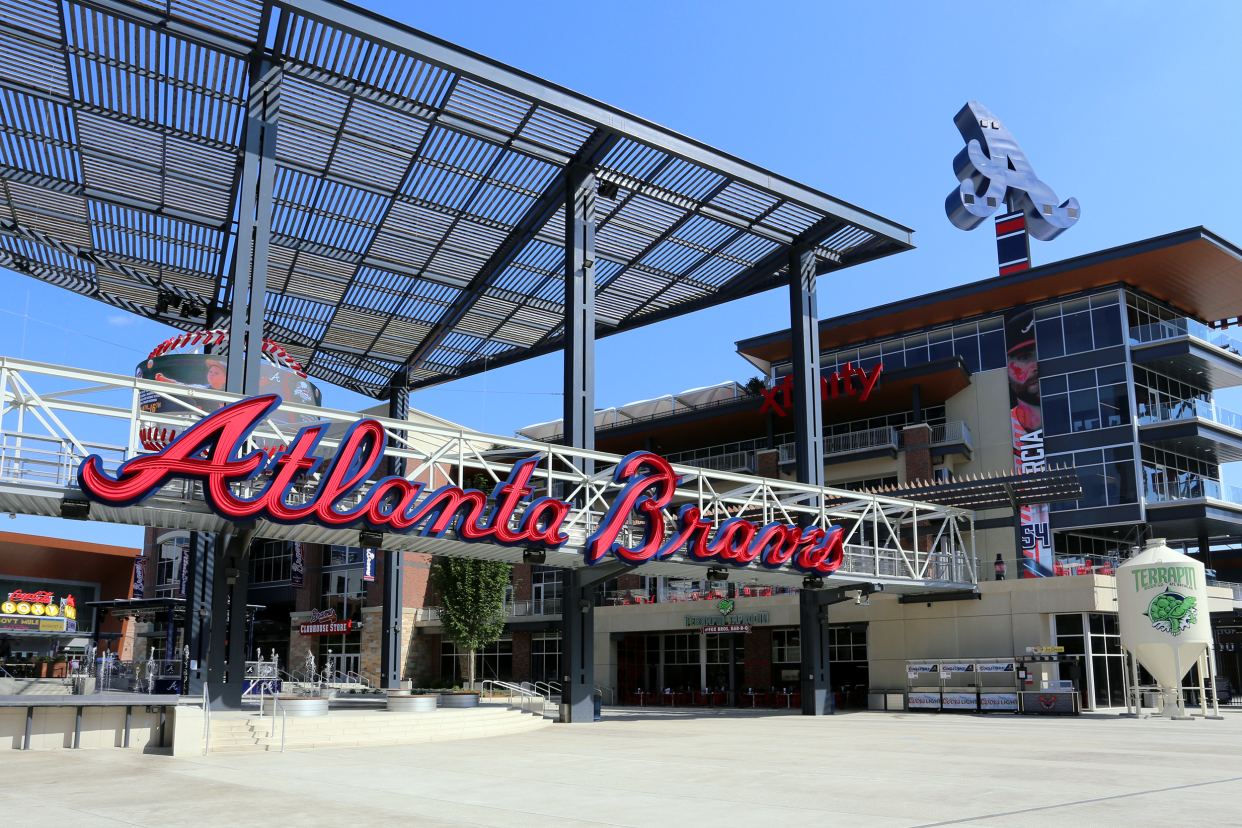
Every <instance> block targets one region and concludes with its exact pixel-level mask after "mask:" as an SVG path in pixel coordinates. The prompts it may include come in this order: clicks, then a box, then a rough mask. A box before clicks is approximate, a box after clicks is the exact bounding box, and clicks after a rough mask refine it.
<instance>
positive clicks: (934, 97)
mask: <svg viewBox="0 0 1242 828" xmlns="http://www.w3.org/2000/svg"><path fill="white" fill-rule="evenodd" d="M363 5H365V6H367V7H368V8H371V9H374V10H375V11H377V12H380V13H382V14H384V15H387V16H389V17H392V18H394V19H396V20H399V21H401V22H404V23H407V24H409V25H411V26H414V27H416V28H419V29H422V30H423V31H426V32H428V33H430V34H433V35H436V36H438V37H441V38H443V39H445V40H448V41H451V42H454V43H457V44H459V45H462V46H464V47H466V48H469V49H472V50H474V51H477V52H480V53H482V54H485V55H488V56H490V57H493V58H495V59H497V60H500V61H503V62H505V63H508V64H510V65H513V66H515V67H517V68H520V69H523V70H525V71H527V72H531V73H533V74H536V75H539V76H542V77H544V78H547V79H548V80H551V81H554V82H556V83H559V84H561V85H564V86H567V87H570V88H572V89H575V90H577V91H579V92H581V93H584V94H586V95H590V96H592V97H595V98H598V99H600V100H603V101H607V102H608V103H610V104H613V105H614V106H618V107H621V108H622V109H626V110H628V111H630V112H632V113H634V114H636V115H640V116H642V117H644V118H647V119H649V120H652V121H655V122H657V123H660V124H663V125H665V126H667V127H669V128H672V129H674V130H677V131H679V132H683V133H685V134H687V135H690V136H692V137H694V138H696V139H698V140H700V141H704V142H706V143H708V144H711V145H713V146H716V147H718V148H720V149H722V150H724V151H727V152H729V153H732V154H734V155H737V156H740V157H742V158H744V159H746V160H748V161H750V162H752V163H755V164H757V165H759V166H762V167H765V168H767V169H769V170H772V171H774V172H777V173H780V174H782V175H784V176H787V177H790V178H793V179H795V180H797V181H800V182H802V183H805V184H807V185H809V186H812V187H815V188H817V189H820V190H823V191H825V192H827V193H830V194H831V195H833V196H835V197H837V198H840V199H843V200H846V201H849V202H852V203H854V204H856V205H858V206H860V207H863V208H866V209H868V210H871V211H873V212H876V213H879V214H880V215H882V216H885V217H887V218H890V219H892V220H894V221H897V222H899V223H902V224H905V225H907V226H910V227H912V228H914V230H915V231H916V232H915V235H914V242H915V244H916V245H917V249H916V250H913V251H910V252H908V253H904V254H901V255H898V256H894V257H890V258H888V259H885V260H882V261H879V262H875V263H872V264H868V265H864V266H862V267H860V268H857V269H853V270H848V271H845V272H844V273H843V274H841V275H840V276H837V277H835V278H830V279H824V280H822V281H821V282H820V303H819V307H820V313H821V316H835V315H837V314H840V313H847V312H850V311H854V310H859V309H862V308H867V307H871V306H874V305H878V304H883V303H886V302H890V301H895V300H898V299H902V298H906V297H909V296H912V295H917V294H921V293H926V292H928V291H932V290H937V289H941V288H946V287H950V286H953V285H959V284H963V283H966V282H971V281H975V280H978V279H983V278H987V277H989V276H991V275H993V274H994V273H995V267H996V264H995V252H994V251H995V247H994V245H993V243H992V240H991V238H990V225H989V224H988V223H985V224H984V225H982V226H981V227H980V228H979V229H977V230H976V231H974V232H971V233H964V232H962V231H960V230H957V229H955V228H954V227H953V226H952V225H950V224H949V222H948V220H947V219H946V218H945V215H944V208H943V204H944V199H945V196H946V195H948V193H949V192H950V190H952V189H953V188H954V187H955V185H956V179H955V178H954V176H953V171H952V166H951V162H952V159H953V156H954V155H955V154H956V153H957V152H958V150H959V149H960V146H961V139H960V137H959V135H958V133H957V130H956V129H955V128H954V126H953V122H952V119H953V115H954V114H955V113H956V112H957V111H958V109H960V108H961V106H962V104H964V103H965V102H966V101H967V100H968V99H970V98H975V99H977V100H979V101H980V102H982V103H983V104H984V105H985V106H987V107H988V108H989V109H991V110H992V112H994V113H995V114H996V116H997V117H998V118H1000V119H1002V120H1003V121H1004V122H1005V123H1006V125H1007V126H1008V127H1009V128H1010V130H1011V131H1012V132H1013V134H1014V136H1015V137H1016V138H1017V140H1018V141H1019V143H1020V144H1021V145H1022V147H1023V149H1024V150H1025V151H1026V153H1027V156H1028V157H1029V158H1030V160H1031V163H1032V164H1033V165H1034V168H1035V170H1036V172H1037V173H1038V174H1039V176H1040V177H1041V178H1042V179H1043V180H1044V181H1045V182H1047V183H1048V184H1049V185H1050V186H1051V187H1052V188H1053V189H1054V190H1055V191H1056V193H1057V196H1058V197H1059V198H1060V199H1062V200H1064V199H1066V198H1068V197H1070V196H1075V197H1077V198H1078V200H1079V201H1080V202H1081V204H1082V218H1081V220H1080V221H1079V222H1078V224H1077V225H1076V226H1075V227H1074V228H1072V229H1071V230H1069V231H1068V232H1066V233H1065V234H1064V235H1062V236H1061V238H1059V239H1057V240H1056V241H1054V242H1051V243H1047V244H1045V243H1041V242H1032V247H1033V250H1032V256H1033V259H1034V261H1035V263H1036V264H1044V263H1047V262H1051V261H1056V260H1060V259H1065V258H1070V257H1072V256H1077V255H1081V254H1084V253H1089V252H1092V251H1095V250H1100V249H1104V248H1108V247H1113V246H1116V245H1120V244H1125V243H1127V242H1131V241H1136V240H1139V239H1143V238H1148V237H1151V236H1156V235H1160V234H1163V233H1168V232H1172V231H1175V230H1181V229H1184V228H1187V227H1192V226H1196V225H1205V226H1207V227H1209V228H1211V229H1212V230H1214V231H1216V232H1217V233H1219V234H1221V235H1223V236H1224V237H1225V238H1227V239H1230V240H1231V241H1233V242H1235V243H1242V213H1240V212H1239V209H1238V206H1237V193H1238V190H1239V184H1240V183H1242V153H1239V152H1238V151H1237V147H1238V146H1239V143H1240V141H1242V135H1240V134H1242V105H1240V104H1242V100H1240V98H1242V91H1240V90H1242V85H1240V84H1239V82H1238V78H1239V77H1242V71H1240V70H1242V58H1240V57H1239V52H1240V50H1239V49H1238V45H1237V39H1236V35H1237V32H1238V31H1240V30H1242V4H1238V3H1196V4H1193V5H1185V4H1183V5H1176V6H1174V5H1170V4H1168V3H1154V2H1124V3H1122V2H1096V3H1082V4H1056V3H1044V4H1026V5H1010V6H1006V5H1005V4H991V5H989V6H987V7H986V9H984V8H982V7H978V8H970V9H968V8H966V7H964V6H962V5H960V4H955V5H953V6H950V5H949V4H933V3H880V2H870V3H854V4H844V3H841V4H828V3H822V2H819V3H781V2H776V3H766V4H760V5H756V4H753V3H745V4H743V3H738V2H712V3H675V2H672V3H614V4H589V3H576V2H575V3H495V2H470V0H457V2H454V3H444V4H421V3H420V4H410V3H398V2H377V1H376V0H369V2H364V3H363ZM757 10H758V13H757ZM27 307H28V308H29V310H28V312H27ZM0 311H2V312H0V353H5V354H12V355H24V356H25V357H27V358H30V359H37V360H42V361H46V362H54V363H59V364H69V365H75V366H80V367H88V368H96V369H100V370H108V371H116V372H119V373H128V372H129V371H130V370H132V368H133V366H134V364H135V363H136V362H137V360H138V359H140V358H141V357H143V356H145V354H146V353H147V352H148V351H149V350H150V349H151V347H152V346H154V345H155V344H157V343H158V342H160V341H161V340H162V339H164V338H165V337H166V336H168V335H170V334H171V333H172V331H171V329H168V328H166V327H164V326H162V325H158V324H155V323H152V322H149V321H146V320H142V319H138V318H136V317H130V316H126V315H123V314H121V313H120V312H118V311H116V310H113V309H111V308H109V307H107V306H104V305H102V304H99V303H97V302H93V301H91V300H89V299H85V298H82V297H79V296H76V295H74V294H71V293H68V292H66V291H62V290H58V289H56V288H53V287H50V286H47V285H43V284H42V283H40V282H37V281H35V280H33V279H29V278H27V277H24V276H20V275H17V274H14V273H10V272H7V271H2V270H0ZM787 325H788V305H787V298H786V296H785V294H784V293H783V292H782V291H772V292H769V293H767V294H763V295H761V296H756V297H752V298H750V299H746V300H743V301H739V302H735V303H732V304H730V305H727V306H724V307H719V308H715V309H712V310H709V311H704V312H700V313H698V314H695V315H693V316H690V317H685V318H683V319H679V320H674V321H670V322H665V323H661V324H658V325H653V326H650V327H648V328H644V329H641V330H638V331H634V332H631V333H628V334H622V335H619V336H615V337H611V338H608V339H605V340H601V341H600V342H599V344H598V345H597V366H598V370H597V388H596V402H597V405H598V406H600V407H606V406H611V405H619V404H623V403H626V402H630V401H632V400H638V399H644V398H647V397H653V396H658V395H660V394H665V393H669V392H673V391H679V390H683V389H686V388H691V387H695V386H700V385H709V384H712V383H716V382H721V381H724V380H728V379H737V380H744V379H746V378H747V377H749V376H751V375H753V373H754V371H753V369H752V368H751V367H750V366H749V365H748V364H747V363H746V362H744V361H743V360H741V359H740V358H739V357H738V356H736V354H735V353H734V350H733V343H734V342H735V341H736V340H738V339H742V338H745V337H749V336H753V335H756V334H760V333H764V332H767V331H770V330H774V329H778V328H783V327H786V326H787ZM653 352H655V353H659V354H665V355H667V356H666V357H665V358H664V359H662V360H656V361H652V360H650V359H649V358H648V356H649V355H650V354H651V353H653ZM639 364H641V365H642V366H643V368H642V369H641V370H640V369H638V368H636V367H634V366H636V365H639ZM559 386H560V355H559V354H555V355H550V356H547V357H542V358H539V359H535V360H531V361H528V362H526V363H522V364H519V365H515V366H511V367H509V368H505V369H500V370H496V371H492V372H489V373H488V374H486V375H485V376H479V377H472V378H469V379H465V380H461V381H459V382H455V383H450V384H448V385H445V386H443V387H440V388H436V389H431V390H428V391H423V392H419V393H418V394H416V395H414V397H413V398H412V399H411V404H412V405H414V406H415V407H417V408H421V409H423V410H426V411H429V412H432V413H434V414H437V415H439V416H443V417H446V418H448V419H450V420H454V421H456V422H460V423H462V424H464V425H467V426H471V427H474V428H478V429H482V430H486V431H490V432H495V433H501V434H509V433H512V432H513V430H514V429H515V428H518V427H521V426H523V425H526V424H529V423H534V422H540V421H544V420H550V419H555V418H557V417H559V416H560V406H561V403H560V397H559V394H558V392H559ZM324 392H325V394H324V404H325V405H328V406H331V407H333V408H347V409H357V408H360V407H363V406H366V405H368V404H371V403H370V402H369V401H368V400H366V399H365V398H362V397H359V396H357V395H354V394H351V393H349V392H346V391H343V390H341V389H336V388H332V387H327V386H325V388H324ZM1220 399H1221V401H1222V402H1223V404H1225V405H1227V406H1229V407H1231V408H1233V409H1235V410H1242V391H1236V390H1234V391H1226V392H1222V393H1221V394H1220ZM1228 471H1229V474H1228V476H1229V477H1231V478H1233V482H1235V483H1242V480H1240V479H1239V477H1242V475H1239V474H1235V473H1234V470H1233V469H1229V470H1228ZM0 529H4V530H9V531H30V532H36V533H45V534H55V535H63V536H80V537H83V538H84V539H94V540H100V541H102V542H110V541H111V542H131V543H136V542H137V539H138V534H137V533H138V530H129V529H125V528H122V527H103V526H101V525H99V524H90V525H89V526H88V525H83V524H72V523H69V522H65V521H52V520H47V521H39V520H37V519H34V518H23V517H19V518H18V519H17V520H12V521H3V522H0ZM74 533H78V534H76V535H75V534H74ZM83 533H84V534H83Z"/></svg>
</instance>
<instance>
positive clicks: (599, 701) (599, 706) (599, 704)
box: [593, 696, 604, 722]
mask: <svg viewBox="0 0 1242 828" xmlns="http://www.w3.org/2000/svg"><path fill="white" fill-rule="evenodd" d="M593 701H594V702H595V721H597V722H599V721H603V719H604V715H603V714H604V697H603V696H596V697H595V698H594V700H593Z"/></svg>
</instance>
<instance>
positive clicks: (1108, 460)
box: [1048, 445, 1138, 512]
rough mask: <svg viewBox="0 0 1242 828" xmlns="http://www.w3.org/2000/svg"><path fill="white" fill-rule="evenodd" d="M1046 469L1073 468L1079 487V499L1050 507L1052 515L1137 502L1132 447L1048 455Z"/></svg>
mask: <svg viewBox="0 0 1242 828" xmlns="http://www.w3.org/2000/svg"><path fill="white" fill-rule="evenodd" d="M1048 465H1049V466H1060V465H1070V466H1073V467H1074V468H1075V469H1077V470H1078V479H1079V481H1080V482H1081V483H1082V499H1081V500H1071V501H1064V502H1061V503H1053V504H1051V509H1052V511H1054V512H1062V511H1066V510H1071V509H1092V508H1095V507H1097V506H1117V505H1120V504H1122V503H1137V502H1138V488H1137V486H1136V484H1135V480H1134V446H1133V445H1125V446H1114V447H1112V448H1106V449H1091V450H1089V451H1075V452H1066V453H1065V454H1050V455H1048Z"/></svg>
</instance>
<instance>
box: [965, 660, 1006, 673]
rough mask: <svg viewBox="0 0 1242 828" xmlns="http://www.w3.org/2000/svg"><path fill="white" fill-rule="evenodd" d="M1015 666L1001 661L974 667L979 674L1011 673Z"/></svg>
mask: <svg viewBox="0 0 1242 828" xmlns="http://www.w3.org/2000/svg"><path fill="white" fill-rule="evenodd" d="M1015 666H1016V665H1015V664H1014V663H1013V662H1012V661H1002V662H993V663H984V664H977V665H975V670H977V671H978V672H980V673H1012V672H1013V671H1014V667H1015Z"/></svg>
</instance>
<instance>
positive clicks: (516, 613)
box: [418, 598, 561, 624]
mask: <svg viewBox="0 0 1242 828" xmlns="http://www.w3.org/2000/svg"><path fill="white" fill-rule="evenodd" d="M423 610H424V611H423V612H422V613H421V614H420V616H419V618H418V620H419V621H426V622H428V623H433V624H434V623H436V622H438V621H439V620H440V608H439V607H423ZM560 614H561V599H560V598H539V599H531V600H529V601H507V602H505V609H504V617H505V618H525V617H528V616H544V615H560Z"/></svg>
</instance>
